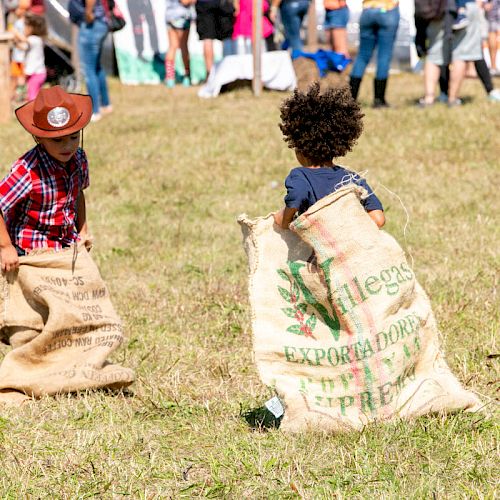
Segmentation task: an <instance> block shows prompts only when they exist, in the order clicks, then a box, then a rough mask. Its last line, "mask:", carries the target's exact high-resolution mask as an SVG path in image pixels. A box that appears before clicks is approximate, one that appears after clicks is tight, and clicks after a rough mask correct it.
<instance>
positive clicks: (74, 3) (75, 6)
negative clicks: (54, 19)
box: [68, 0, 85, 25]
mask: <svg viewBox="0 0 500 500" xmlns="http://www.w3.org/2000/svg"><path fill="white" fill-rule="evenodd" d="M68 13H69V19H70V21H71V22H72V23H74V24H78V25H80V24H81V23H83V21H85V0H69V3H68Z"/></svg>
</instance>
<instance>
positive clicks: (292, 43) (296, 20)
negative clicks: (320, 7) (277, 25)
mask: <svg viewBox="0 0 500 500" xmlns="http://www.w3.org/2000/svg"><path fill="white" fill-rule="evenodd" d="M309 4H310V0H272V2H271V9H270V11H269V18H270V19H271V21H272V23H273V24H274V22H275V20H276V13H277V10H278V7H279V9H280V15H281V21H282V22H283V27H284V28H285V38H286V41H287V42H288V47H289V48H290V49H291V50H292V51H294V50H302V48H303V46H304V45H303V43H302V39H301V38H300V28H301V27H302V21H303V20H304V17H305V15H306V14H307V11H308V10H309Z"/></svg>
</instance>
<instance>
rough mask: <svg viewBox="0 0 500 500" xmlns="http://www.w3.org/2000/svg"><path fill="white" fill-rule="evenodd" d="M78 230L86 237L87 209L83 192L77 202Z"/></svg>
mask: <svg viewBox="0 0 500 500" xmlns="http://www.w3.org/2000/svg"><path fill="white" fill-rule="evenodd" d="M76 230H77V232H78V233H79V234H81V235H86V234H87V233H88V228H87V208H86V205H85V194H84V193H83V191H81V192H80V194H79V195H78V199H77V200H76Z"/></svg>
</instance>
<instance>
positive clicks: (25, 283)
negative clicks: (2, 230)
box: [0, 245, 134, 402]
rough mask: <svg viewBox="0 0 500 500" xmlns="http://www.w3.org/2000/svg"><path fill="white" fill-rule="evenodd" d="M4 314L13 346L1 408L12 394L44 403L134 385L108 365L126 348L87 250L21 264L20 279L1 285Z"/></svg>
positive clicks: (33, 257) (1, 334) (126, 373)
mask: <svg viewBox="0 0 500 500" xmlns="http://www.w3.org/2000/svg"><path fill="white" fill-rule="evenodd" d="M0 314H1V316H0V339H1V340H2V341H3V342H5V343H8V344H10V345H11V346H12V350H11V351H10V352H8V353H7V355H6V356H5V358H4V359H3V361H2V363H1V365H0V402H2V400H5V401H7V400H9V399H11V396H12V394H10V395H9V391H12V390H15V391H20V392H22V393H25V394H27V395H28V396H34V397H38V396H43V395H47V394H57V393H64V392H72V391H76V390H81V389H90V388H100V387H109V388H120V387H125V386H127V385H129V384H131V383H132V382H133V381H134V372H133V371H132V370H130V369H128V368H123V367H121V366H120V365H114V364H110V363H109V362H107V361H106V359H107V357H108V356H109V355H110V354H111V353H112V352H113V351H114V350H115V349H116V348H117V347H118V346H119V345H120V344H121V343H122V342H123V333H122V325H121V322H120V318H119V317H118V315H117V314H116V312H115V310H114V309H113V306H112V304H111V301H110V298H109V293H108V290H107V288H106V285H105V284H104V282H103V281H102V278H101V276H100V274H99V270H98V269H97V267H96V265H95V264H94V262H93V260H92V258H91V257H90V255H89V253H88V252H87V251H86V250H85V247H84V246H83V245H82V246H79V247H71V248H68V249H66V250H63V251H60V252H52V251H45V252H40V253H37V254H30V255H27V256H24V257H20V266H19V269H18V271H16V272H15V273H8V274H7V275H6V276H2V277H1V278H0Z"/></svg>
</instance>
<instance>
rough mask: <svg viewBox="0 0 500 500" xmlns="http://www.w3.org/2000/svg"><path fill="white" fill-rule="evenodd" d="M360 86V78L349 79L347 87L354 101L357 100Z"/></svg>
mask: <svg viewBox="0 0 500 500" xmlns="http://www.w3.org/2000/svg"><path fill="white" fill-rule="evenodd" d="M360 85H361V78H356V77H353V76H351V78H350V79H349V86H350V87H351V94H352V97H353V98H354V99H357V98H358V94H359V87H360Z"/></svg>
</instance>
